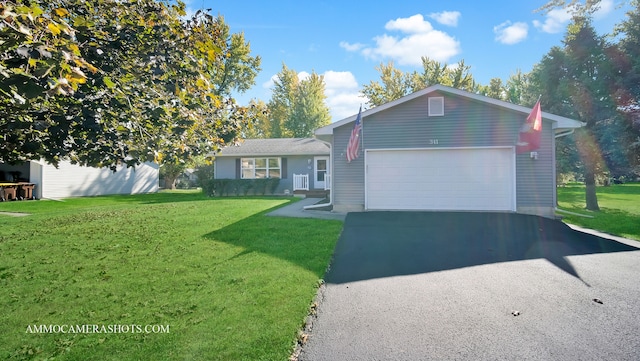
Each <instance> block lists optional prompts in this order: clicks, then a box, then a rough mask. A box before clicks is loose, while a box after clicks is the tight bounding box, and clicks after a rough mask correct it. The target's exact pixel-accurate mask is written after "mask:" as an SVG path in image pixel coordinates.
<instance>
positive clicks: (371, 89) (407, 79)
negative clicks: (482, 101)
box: [361, 57, 475, 106]
mask: <svg viewBox="0 0 640 361" xmlns="http://www.w3.org/2000/svg"><path fill="white" fill-rule="evenodd" d="M376 70H378V71H379V72H380V80H379V81H371V82H369V84H367V85H364V86H363V88H362V91H361V92H362V94H363V95H364V96H366V97H367V98H368V99H369V101H368V104H369V105H371V106H378V105H381V104H385V103H388V102H390V101H393V100H396V99H399V98H401V97H403V96H405V95H408V94H410V93H413V92H415V91H418V90H421V89H424V88H426V87H429V86H431V85H436V84H441V85H446V86H450V87H453V88H457V89H462V90H468V91H473V90H474V87H475V85H474V80H473V76H472V75H471V73H470V70H471V67H470V66H468V65H465V64H464V60H461V61H460V62H459V63H458V64H457V66H455V67H453V68H451V67H449V66H448V65H447V64H443V63H440V62H438V61H435V60H432V59H429V58H428V57H422V72H417V71H413V72H402V71H400V70H399V69H397V68H396V67H395V66H394V64H393V62H389V63H387V64H386V65H385V64H380V66H378V67H376Z"/></svg>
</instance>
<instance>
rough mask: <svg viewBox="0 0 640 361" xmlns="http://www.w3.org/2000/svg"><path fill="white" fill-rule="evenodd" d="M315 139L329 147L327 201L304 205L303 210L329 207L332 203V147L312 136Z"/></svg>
mask: <svg viewBox="0 0 640 361" xmlns="http://www.w3.org/2000/svg"><path fill="white" fill-rule="evenodd" d="M314 139H315V140H317V141H319V142H322V143H324V144H326V145H327V146H328V147H329V164H330V165H331V167H330V168H329V169H331V188H330V189H329V203H322V204H311V205H308V206H304V207H303V208H302V209H303V210H307V209H315V208H324V207H329V206H332V205H333V153H332V148H331V143H329V142H325V141H324V140H321V139H318V138H314Z"/></svg>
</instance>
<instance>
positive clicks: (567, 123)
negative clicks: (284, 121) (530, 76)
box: [315, 84, 584, 135]
mask: <svg viewBox="0 0 640 361" xmlns="http://www.w3.org/2000/svg"><path fill="white" fill-rule="evenodd" d="M436 91H439V92H444V93H449V94H453V95H457V96H461V97H465V98H468V99H473V100H477V101H481V102H484V103H487V104H492V105H496V106H499V107H502V108H506V109H510V110H514V111H517V112H521V113H523V114H524V116H525V118H526V116H527V115H529V113H530V112H531V108H527V107H523V106H521V105H516V104H513V103H509V102H505V101H502V100H498V99H494V98H490V97H487V96H484V95H479V94H474V93H470V92H468V91H465V90H460V89H456V88H451V87H448V86H444V85H440V84H438V85H432V86H430V87H428V88H425V89H422V90H419V91H417V92H415V93H412V94H409V95H405V96H404V97H402V98H400V99H396V100H394V101H391V102H389V103H385V104H382V105H379V106H377V107H374V108H371V109H368V110H365V111H363V112H362V118H364V117H366V116H369V115H373V114H376V113H378V112H381V111H383V110H386V109H389V108H392V107H395V106H396V105H399V104H402V103H404V102H407V101H409V100H413V99H415V98H419V97H421V96H424V95H426V94H429V93H433V92H436ZM356 117H357V114H354V115H352V116H350V117H347V118H344V119H342V120H339V121H337V122H334V123H331V124H329V125H327V126H324V127H322V128H318V129H316V132H315V134H316V135H331V134H333V130H334V129H335V128H337V127H340V126H343V125H345V124H348V123H351V122H353V121H355V120H356ZM525 118H522V119H523V121H524V119H525ZM542 118H543V119H548V120H551V121H552V122H553V123H554V124H553V128H554V129H556V131H560V130H567V129H574V128H580V127H582V126H584V123H582V122H580V121H577V120H575V119H570V118H566V117H561V116H559V115H555V114H551V113H547V112H542Z"/></svg>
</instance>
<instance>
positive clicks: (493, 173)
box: [365, 148, 515, 211]
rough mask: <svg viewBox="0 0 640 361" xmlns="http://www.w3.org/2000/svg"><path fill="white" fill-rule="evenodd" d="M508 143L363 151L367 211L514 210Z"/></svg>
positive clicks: (512, 167)
mask: <svg viewBox="0 0 640 361" xmlns="http://www.w3.org/2000/svg"><path fill="white" fill-rule="evenodd" d="M514 168H515V158H514V154H513V149H512V148H453V149H451V148H449V149H417V150H414V149H412V150H367V152H366V170H367V171H366V178H365V183H366V185H365V193H366V194H365V203H366V204H365V206H366V208H367V209H371V210H375V209H378V210H382V209H388V210H396V209H397V210H402V209H407V210H410V209H414V210H461V211H513V210H515V186H514V182H515V169H514Z"/></svg>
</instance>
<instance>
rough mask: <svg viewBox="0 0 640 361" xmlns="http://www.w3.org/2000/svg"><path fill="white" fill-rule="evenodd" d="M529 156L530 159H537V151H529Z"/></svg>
mask: <svg viewBox="0 0 640 361" xmlns="http://www.w3.org/2000/svg"><path fill="white" fill-rule="evenodd" d="M530 156H531V159H533V160H538V152H531V154H530Z"/></svg>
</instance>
